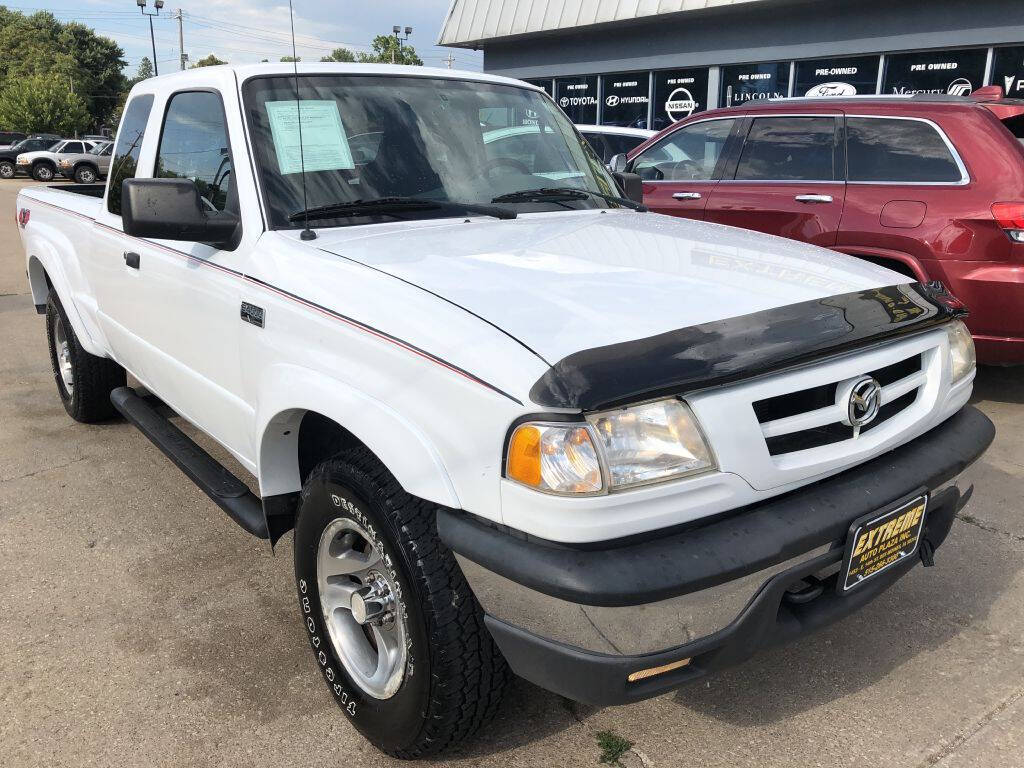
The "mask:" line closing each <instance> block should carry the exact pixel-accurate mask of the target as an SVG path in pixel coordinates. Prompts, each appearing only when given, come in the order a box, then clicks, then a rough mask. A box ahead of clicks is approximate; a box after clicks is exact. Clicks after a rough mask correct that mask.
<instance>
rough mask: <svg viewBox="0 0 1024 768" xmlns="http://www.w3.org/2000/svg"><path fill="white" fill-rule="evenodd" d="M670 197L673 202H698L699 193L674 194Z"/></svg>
mask: <svg viewBox="0 0 1024 768" xmlns="http://www.w3.org/2000/svg"><path fill="white" fill-rule="evenodd" d="M672 197H673V198H674V199H675V200H700V192H676V193H675V194H674V195H672Z"/></svg>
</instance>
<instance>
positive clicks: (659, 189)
mask: <svg viewBox="0 0 1024 768" xmlns="http://www.w3.org/2000/svg"><path fill="white" fill-rule="evenodd" d="M741 119H742V118H741V117H740V116H730V117H718V118H710V119H708V120H698V121H696V122H692V123H687V124H686V125H684V126H681V127H679V128H677V129H676V130H674V131H672V132H671V133H669V134H668V135H666V136H664V137H662V138H661V139H660V140H659V141H656V142H655V143H654V144H652V145H651V146H649V147H647V148H646V149H644V150H643V151H641V152H640V153H639V154H637V155H635V156H634V157H633V158H632V160H631V161H630V164H629V166H628V170H630V171H632V172H633V173H636V174H638V175H639V176H640V178H641V179H643V182H644V183H643V187H644V203H645V204H646V205H647V207H648V208H650V209H651V210H652V211H655V212H656V213H666V214H668V215H670V216H683V217H686V218H690V219H700V218H702V217H703V216H704V206H705V204H706V203H707V201H708V197H709V195H710V194H711V191H712V190H713V189H714V188H715V185H716V184H717V183H718V182H717V179H718V178H719V176H720V175H721V167H722V165H723V164H724V160H725V153H724V151H723V150H724V149H725V146H726V142H727V141H728V139H729V137H730V135H731V134H732V133H733V129H734V128H736V127H737V126H738V124H739V122H740V121H741Z"/></svg>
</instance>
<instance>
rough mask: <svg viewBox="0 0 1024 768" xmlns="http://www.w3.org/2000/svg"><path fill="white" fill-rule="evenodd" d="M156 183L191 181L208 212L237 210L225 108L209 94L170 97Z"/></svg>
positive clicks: (202, 92)
mask: <svg viewBox="0 0 1024 768" xmlns="http://www.w3.org/2000/svg"><path fill="white" fill-rule="evenodd" d="M153 175H154V176H155V177H156V178H158V179H190V180H191V181H193V182H194V183H195V185H196V187H197V188H198V189H199V195H200V197H202V199H203V201H204V202H205V203H206V205H207V206H208V207H209V209H210V210H216V211H224V210H235V209H237V203H235V202H234V201H235V199H236V198H235V195H234V194H233V191H234V190H233V186H234V173H233V168H232V165H231V152H230V148H229V145H228V132H227V125H226V123H225V117H224V106H223V104H222V103H221V100H220V96H219V95H218V94H216V93H212V92H210V91H185V92H182V93H177V94H175V95H174V96H172V97H171V100H170V102H168V104H167V114H166V115H165V116H164V126H163V130H162V131H161V133H160V146H159V148H158V149H157V157H156V170H155V172H154V173H153Z"/></svg>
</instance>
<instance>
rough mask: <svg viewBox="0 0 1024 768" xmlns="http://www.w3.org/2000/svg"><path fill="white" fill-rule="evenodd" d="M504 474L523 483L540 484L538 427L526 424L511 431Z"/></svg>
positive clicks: (535, 486)
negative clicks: (513, 431)
mask: <svg viewBox="0 0 1024 768" xmlns="http://www.w3.org/2000/svg"><path fill="white" fill-rule="evenodd" d="M506 474H507V475H508V476H509V477H510V478H512V479H513V480H516V481H518V482H520V483H522V484H523V485H530V486H533V487H534V488H537V487H539V486H540V483H541V475H540V429H538V428H537V427H535V426H532V425H526V426H523V427H519V429H517V430H516V431H515V433H513V435H512V439H511V440H510V441H509V444H508V465H507V470H506Z"/></svg>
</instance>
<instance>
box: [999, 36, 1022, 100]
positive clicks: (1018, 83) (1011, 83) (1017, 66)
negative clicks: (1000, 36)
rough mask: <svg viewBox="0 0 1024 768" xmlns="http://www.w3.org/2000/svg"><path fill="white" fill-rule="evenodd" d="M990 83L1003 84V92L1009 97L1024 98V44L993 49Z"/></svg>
mask: <svg viewBox="0 0 1024 768" xmlns="http://www.w3.org/2000/svg"><path fill="white" fill-rule="evenodd" d="M992 85H1001V86H1003V92H1004V93H1005V94H1006V95H1007V96H1009V97H1010V98H1011V99H1024V45H1015V46H1011V47H1009V48H996V49H995V51H994V52H993V55H992Z"/></svg>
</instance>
